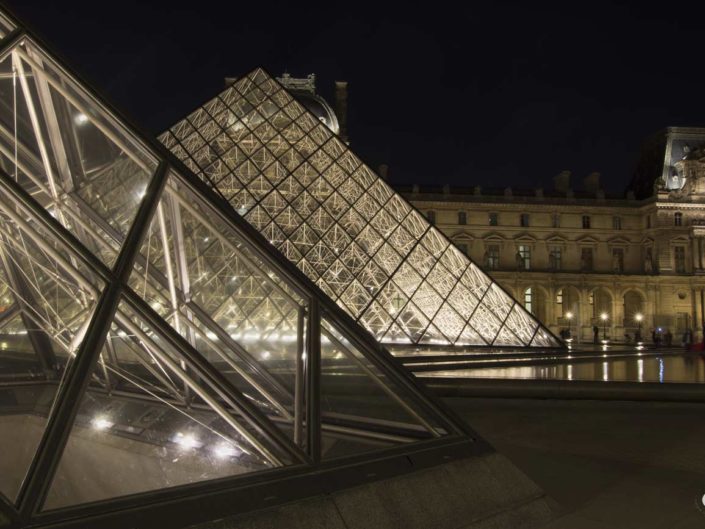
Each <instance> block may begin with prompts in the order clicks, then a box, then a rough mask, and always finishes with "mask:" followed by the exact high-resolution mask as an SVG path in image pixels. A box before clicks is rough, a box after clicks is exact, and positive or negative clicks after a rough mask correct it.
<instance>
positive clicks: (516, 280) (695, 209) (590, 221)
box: [397, 127, 705, 344]
mask: <svg viewBox="0 0 705 529" xmlns="http://www.w3.org/2000/svg"><path fill="white" fill-rule="evenodd" d="M704 146H705V129H697V128H682V127H681V128H677V127H672V128H669V129H667V130H666V131H664V132H662V133H660V134H657V135H655V136H654V137H652V138H651V139H649V140H648V141H647V142H645V144H644V149H643V152H642V155H641V157H640V161H639V163H638V166H637V171H636V173H635V176H634V179H633V181H632V182H631V184H630V189H631V190H632V191H630V192H628V193H625V194H621V195H605V193H604V191H602V189H601V188H600V185H599V175H598V174H592V175H588V176H587V177H586V178H585V180H584V182H583V186H582V187H583V190H580V191H576V190H573V189H572V187H571V185H570V174H569V173H568V172H564V173H561V174H560V175H558V176H556V178H555V180H554V182H555V185H554V189H553V190H550V191H548V190H547V191H544V190H521V189H519V190H518V189H487V188H481V187H476V188H465V189H458V188H452V189H451V188H450V187H448V186H446V187H437V188H430V187H429V188H420V187H418V186H413V187H412V186H408V187H404V188H401V187H400V188H398V189H397V190H398V191H399V192H400V193H402V194H403V195H404V196H405V197H406V198H407V199H408V200H410V201H411V202H412V203H413V204H414V205H415V206H416V207H417V208H418V209H419V210H420V211H423V212H424V213H426V214H427V215H430V216H432V217H433V218H434V219H435V223H436V226H437V227H438V228H439V229H441V230H442V231H443V232H444V233H445V234H446V236H448V237H449V238H450V239H451V240H453V241H454V243H455V244H456V246H458V247H459V248H461V249H462V250H463V251H465V252H467V254H468V255H469V256H470V257H471V258H472V259H474V260H475V261H476V262H479V263H482V264H483V266H484V267H485V269H487V270H489V271H490V273H491V274H492V277H493V278H495V279H496V280H497V281H498V282H499V283H500V284H501V285H502V286H503V287H504V288H505V289H507V291H508V292H510V293H512V294H513V295H514V296H515V297H516V299H518V300H520V301H521V302H522V303H523V304H524V305H525V307H526V308H527V309H528V310H529V311H530V312H531V313H532V314H534V315H535V316H536V317H537V318H538V319H539V320H540V321H542V322H544V323H545V324H546V325H547V326H548V327H549V328H550V329H551V330H552V331H554V332H555V333H559V332H561V331H566V330H568V329H570V330H571V333H572V335H573V337H575V338H578V339H579V340H581V341H592V340H593V337H594V335H593V330H594V327H595V326H597V327H598V335H599V339H600V340H601V339H602V338H603V336H605V335H606V336H607V338H608V339H610V340H616V341H623V340H627V339H629V340H634V338H635V335H636V334H637V333H638V332H641V335H642V338H643V339H645V340H648V341H650V340H651V338H652V336H651V331H652V329H656V330H657V331H658V329H661V331H660V332H661V335H662V337H663V338H665V335H666V334H667V333H668V332H669V331H670V333H671V334H672V335H673V339H672V341H673V343H674V344H680V343H681V340H682V339H683V335H684V333H685V331H686V329H690V330H691V331H692V332H693V335H694V336H693V339H694V340H701V339H702V336H703V335H702V329H703V324H704V323H705V317H704V316H703V303H704V301H705V245H704V243H703V237H705V151H703V147H704Z"/></svg>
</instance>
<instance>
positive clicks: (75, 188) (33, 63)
mask: <svg viewBox="0 0 705 529" xmlns="http://www.w3.org/2000/svg"><path fill="white" fill-rule="evenodd" d="M0 105H2V108H4V109H8V110H9V109H12V111H5V112H0V167H2V168H3V169H4V170H5V171H6V172H7V173H8V174H10V175H11V176H13V178H14V179H15V181H16V182H17V183H19V184H20V186H21V187H22V188H23V189H24V190H25V191H26V192H27V193H29V194H31V195H32V196H33V197H34V198H35V200H37V201H38V202H39V203H40V204H42V206H44V207H45V208H46V209H48V210H49V211H50V212H51V214H52V215H53V216H54V217H55V218H56V219H57V220H58V221H59V222H60V223H61V224H62V225H63V226H64V227H65V228H66V229H68V230H69V231H70V232H71V233H72V234H73V235H74V236H75V237H77V238H78V239H79V240H80V241H81V242H82V243H83V244H84V245H85V246H86V248H88V249H89V250H90V251H91V252H93V253H94V254H95V255H96V256H97V257H99V258H100V259H101V260H102V261H103V262H104V263H106V264H108V265H111V264H113V262H114V260H115V258H116V256H117V253H118V251H119V249H120V246H121V244H122V242H123V240H124V237H125V235H126V234H127V231H128V229H129V227H130V225H131V223H132V219H133V218H134V215H135V213H136V211H137V207H138V206H139V203H140V199H141V197H142V196H143V195H144V192H145V189H146V187H147V183H148V182H149V179H150V177H151V176H152V174H153V173H154V171H155V169H156V167H157V162H156V159H155V158H154V157H153V156H151V155H149V154H148V153H147V151H146V149H145V148H144V147H143V146H142V145H141V144H140V142H138V141H137V140H136V139H135V138H134V137H133V136H132V135H130V134H129V133H127V132H126V131H125V130H124V128H123V127H121V126H120V125H119V124H117V122H116V121H115V120H114V119H113V118H112V116H110V115H109V114H108V113H106V112H101V111H100V107H99V106H98V105H97V103H96V102H95V101H94V100H92V98H90V97H89V96H87V95H86V93H85V91H84V90H82V89H81V88H80V87H78V86H77V85H76V84H75V83H73V82H71V81H70V80H69V79H67V78H66V77H65V76H64V75H63V74H62V72H61V69H60V68H59V67H58V66H57V65H56V64H55V63H54V62H53V61H52V60H50V59H49V58H48V57H46V55H45V54H43V53H42V52H41V51H40V50H39V49H38V48H37V46H36V45H34V44H33V43H32V42H31V41H30V40H25V41H24V42H23V43H22V44H21V45H19V46H17V47H15V48H14V49H13V51H12V52H11V53H9V54H8V55H6V56H5V59H4V60H3V61H2V62H0Z"/></svg>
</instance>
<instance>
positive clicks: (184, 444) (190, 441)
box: [172, 432, 203, 450]
mask: <svg viewBox="0 0 705 529" xmlns="http://www.w3.org/2000/svg"><path fill="white" fill-rule="evenodd" d="M172 441H173V442H175V443H176V444H177V445H179V446H180V447H181V448H184V449H186V450H191V449H193V448H200V447H201V446H203V443H202V442H200V441H199V440H198V439H197V438H196V437H195V436H194V435H192V434H184V433H181V432H178V433H177V434H176V435H175V436H174V437H173V439H172Z"/></svg>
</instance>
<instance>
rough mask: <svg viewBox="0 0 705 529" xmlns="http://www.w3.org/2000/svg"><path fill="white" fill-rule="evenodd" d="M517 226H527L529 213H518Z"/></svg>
mask: <svg viewBox="0 0 705 529" xmlns="http://www.w3.org/2000/svg"><path fill="white" fill-rule="evenodd" d="M519 226H521V227H522V228H528V227H529V214H528V213H522V214H521V215H519Z"/></svg>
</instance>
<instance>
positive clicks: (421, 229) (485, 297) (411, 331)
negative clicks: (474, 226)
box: [159, 69, 560, 347]
mask: <svg viewBox="0 0 705 529" xmlns="http://www.w3.org/2000/svg"><path fill="white" fill-rule="evenodd" d="M159 139H160V140H161V141H162V142H163V143H164V145H166V146H167V147H168V148H169V149H171V151H172V152H173V153H174V154H175V155H176V156H177V157H178V158H179V159H181V160H182V161H183V162H184V164H185V165H187V166H188V167H189V168H190V169H191V170H192V171H193V172H194V173H196V174H197V175H199V176H200V177H201V178H202V179H203V180H205V181H206V182H207V183H208V184H210V185H211V186H212V187H213V188H215V189H216V190H217V191H218V192H219V193H220V194H221V195H222V196H223V197H224V198H225V199H226V200H228V201H229V202H230V204H231V205H232V207H233V208H235V210H236V211H237V212H238V213H239V214H240V215H242V216H244V217H245V219H246V220H247V221H248V222H249V223H250V224H251V225H252V226H254V227H255V228H257V229H258V230H259V231H260V232H261V233H262V234H263V235H264V237H265V238H266V239H267V240H268V241H269V242H270V243H271V244H272V245H274V246H275V247H276V248H277V249H279V250H280V251H281V252H282V253H283V254H284V255H286V257H288V258H289V260H291V261H292V262H293V263H295V264H296V265H297V266H298V268H299V269H300V270H302V271H303V272H304V273H305V274H306V275H307V276H308V277H309V278H311V280H313V281H314V282H315V283H316V284H317V285H318V286H319V287H320V288H321V290H323V292H325V293H326V294H327V295H328V296H330V298H331V299H333V300H335V302H336V303H337V304H338V305H339V306H340V307H341V308H343V309H344V310H345V311H346V312H348V314H350V315H351V316H352V317H353V318H354V319H355V320H357V321H358V322H359V323H360V324H362V325H363V326H364V327H365V328H367V329H368V330H369V331H370V332H371V333H372V334H373V336H374V337H375V338H376V339H377V340H379V341H381V342H383V343H386V344H420V343H422V344H443V345H480V346H489V345H491V346H531V347H559V346H560V342H559V341H558V340H557V339H556V338H555V337H554V336H553V335H552V334H551V333H550V332H549V331H548V330H547V329H546V328H545V327H544V326H543V325H541V324H540V323H539V322H538V321H537V320H536V319H535V318H534V317H533V316H532V315H531V314H529V313H528V312H527V311H526V310H525V309H524V308H523V307H522V306H521V305H520V304H519V303H517V302H516V301H515V300H514V299H512V297H511V296H509V295H508V294H507V293H506V292H505V291H504V290H503V289H502V288H501V287H499V286H498V285H497V283H495V282H494V281H492V279H491V278H489V277H488V276H487V275H486V274H484V273H483V272H482V270H480V268H479V267H478V266H477V265H476V264H475V263H473V262H472V261H470V260H469V259H468V257H467V256H466V255H465V254H463V253H462V252H461V251H460V250H458V249H457V248H456V247H455V246H454V245H453V244H452V243H450V242H449V241H448V239H447V238H446V237H445V236H444V235H443V234H442V233H441V232H440V231H439V230H437V229H436V228H435V227H434V226H432V225H431V224H429V222H427V220H426V219H425V218H424V217H423V216H422V215H421V214H420V213H419V212H418V211H416V210H415V209H414V208H413V207H412V206H411V205H409V204H408V203H407V202H406V201H405V200H404V199H403V198H402V197H401V196H399V195H398V194H397V193H396V192H395V191H394V190H392V189H391V188H390V187H389V186H388V185H387V184H386V183H385V182H384V181H383V180H382V179H381V178H380V177H378V176H377V175H376V174H375V173H374V172H372V171H371V170H370V169H369V168H368V167H367V166H366V165H365V164H363V163H362V162H361V161H360V159H359V158H358V157H357V156H355V154H353V152H352V151H351V150H350V149H349V148H348V147H347V145H345V143H343V142H342V141H341V140H340V139H339V138H338V137H336V136H335V135H334V134H333V133H332V132H331V131H330V130H329V129H328V128H327V127H326V126H325V125H323V124H322V123H321V122H320V121H319V120H318V119H317V118H316V117H315V116H314V115H313V114H311V113H309V112H308V111H307V110H306V109H305V108H304V107H303V106H302V105H301V104H300V103H298V102H297V101H296V99H295V98H294V97H293V96H292V95H290V94H289V93H288V92H287V91H286V89H284V88H283V87H282V86H281V85H280V84H279V83H278V82H277V81H276V80H275V79H273V78H272V77H271V76H269V75H268V74H267V73H266V72H264V71H263V70H262V69H257V70H255V71H253V72H252V73H250V74H249V75H247V76H245V77H243V78H242V79H240V80H238V81H236V82H235V83H233V84H232V85H230V86H229V87H228V88H227V89H226V90H225V91H223V92H222V93H220V94H219V95H218V96H216V97H215V98H213V99H212V100H210V101H209V102H207V103H206V104H205V105H203V106H202V107H201V108H199V109H198V110H196V111H195V112H193V113H191V114H190V115H189V116H187V117H186V118H185V119H183V120H182V121H180V122H179V123H177V124H176V125H174V126H173V127H172V128H171V129H169V130H168V131H167V132H165V133H164V134H162V135H161V136H160V137H159Z"/></svg>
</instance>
